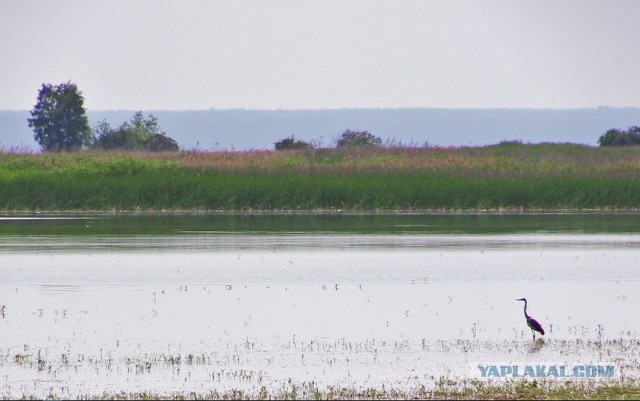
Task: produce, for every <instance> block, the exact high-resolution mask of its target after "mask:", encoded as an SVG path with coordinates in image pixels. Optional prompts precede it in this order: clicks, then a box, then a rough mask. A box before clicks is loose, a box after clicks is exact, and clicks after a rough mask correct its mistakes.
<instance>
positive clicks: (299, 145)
mask: <svg viewBox="0 0 640 401" xmlns="http://www.w3.org/2000/svg"><path fill="white" fill-rule="evenodd" d="M274 145H275V147H276V150H286V149H306V148H309V147H311V144H309V143H307V142H304V141H300V140H297V141H296V140H295V138H294V137H293V135H291V136H290V137H288V138H285V139H282V140H280V141H278V142H275V143H274Z"/></svg>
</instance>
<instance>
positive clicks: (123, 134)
mask: <svg viewBox="0 0 640 401" xmlns="http://www.w3.org/2000/svg"><path fill="white" fill-rule="evenodd" d="M93 132H94V134H95V135H96V137H97V139H96V141H95V145H94V146H95V147H96V148H100V149H106V150H110V149H124V150H151V151H155V152H158V151H175V150H179V147H178V144H177V143H176V141H175V140H173V139H172V138H169V137H168V136H166V134H165V133H163V132H160V126H159V125H158V119H157V118H156V117H155V116H154V115H153V114H149V116H148V117H146V118H145V117H144V114H142V112H141V111H138V112H136V113H135V114H134V115H133V117H132V118H131V120H130V121H128V122H124V123H123V124H122V125H121V126H120V128H118V129H117V130H114V129H112V128H111V127H110V126H109V124H108V123H107V122H106V121H102V122H100V123H98V124H97V125H96V126H95V127H94V129H93Z"/></svg>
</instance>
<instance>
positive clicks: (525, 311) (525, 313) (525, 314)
mask: <svg viewBox="0 0 640 401" xmlns="http://www.w3.org/2000/svg"><path fill="white" fill-rule="evenodd" d="M524 317H526V318H528V317H529V315H527V300H526V299H525V300H524Z"/></svg>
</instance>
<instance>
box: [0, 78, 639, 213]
mask: <svg viewBox="0 0 640 401" xmlns="http://www.w3.org/2000/svg"><path fill="white" fill-rule="evenodd" d="M83 101H84V99H83V97H82V95H81V93H80V92H79V91H78V89H77V87H76V85H75V84H73V83H71V82H68V83H64V84H60V85H43V86H42V89H41V90H40V93H39V96H38V103H37V104H36V106H35V107H34V109H33V111H32V113H31V114H32V118H31V119H29V125H30V126H32V127H33V129H34V132H35V139H36V140H37V141H38V143H39V144H40V146H41V148H42V152H41V153H28V154H25V153H13V152H2V153H0V188H2V191H0V210H3V211H5V212H10V211H20V212H22V211H25V212H33V211H92V212H112V211H145V212H146V211H149V212H161V211H205V212H211V211H222V212H256V211H264V212H281V211H299V212H308V211H332V212H424V211H482V210H489V211H526V210H636V209H638V208H640V185H638V177H640V148H638V147H637V146H635V145H637V144H638V143H640V128H638V127H630V128H629V129H628V130H619V129H614V130H609V131H607V132H606V133H605V134H603V136H602V137H601V138H600V141H599V143H600V146H599V147H593V146H586V145H579V144H571V143H540V144H529V143H522V142H519V141H511V142H501V143H499V144H496V145H489V146H479V147H438V146H422V147H418V146H402V145H388V144H387V145H383V144H382V141H381V139H380V138H379V137H377V136H375V135H373V134H371V133H369V132H367V131H359V132H358V131H351V130H346V131H344V133H343V134H342V135H341V136H340V137H339V138H336V140H335V147H332V148H319V147H316V146H314V144H313V143H307V142H304V141H299V140H296V139H295V137H294V136H290V137H287V138H285V139H283V140H281V141H279V142H276V143H275V144H274V145H275V149H274V150H255V151H211V152H209V151H188V150H186V151H185V150H180V149H179V148H178V145H177V144H176V142H175V141H174V140H173V139H172V138H170V137H169V136H168V135H167V134H166V133H163V132H161V131H160V128H159V124H158V121H157V119H156V118H155V117H153V116H152V115H151V116H147V117H145V116H144V115H143V113H142V112H138V113H136V114H135V115H134V116H133V117H132V119H131V121H129V122H125V123H123V124H122V125H121V126H120V127H119V128H118V129H113V128H111V127H110V126H109V125H108V124H107V123H106V122H105V121H103V122H101V123H99V124H98V125H97V126H96V127H93V128H90V127H89V126H88V122H87V119H86V116H85V114H84V108H83ZM629 145H634V146H629Z"/></svg>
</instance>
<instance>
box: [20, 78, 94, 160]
mask: <svg viewBox="0 0 640 401" xmlns="http://www.w3.org/2000/svg"><path fill="white" fill-rule="evenodd" d="M31 117H32V118H29V119H28V120H27V121H28V122H29V127H32V128H33V131H34V133H35V135H34V139H35V140H36V141H37V142H38V144H40V147H41V148H42V150H43V151H46V152H60V151H67V152H71V151H75V150H79V149H81V148H83V147H85V146H90V145H91V144H92V143H93V141H94V137H93V133H92V131H91V128H90V127H89V120H88V119H87V116H86V110H85V109H84V97H83V96H82V93H81V92H80V91H79V90H78V87H77V86H76V84H74V83H73V82H67V83H62V84H60V85H52V84H42V88H40V91H39V92H38V102H37V103H36V105H35V106H34V108H33V110H32V111H31Z"/></svg>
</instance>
